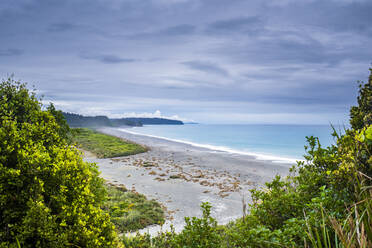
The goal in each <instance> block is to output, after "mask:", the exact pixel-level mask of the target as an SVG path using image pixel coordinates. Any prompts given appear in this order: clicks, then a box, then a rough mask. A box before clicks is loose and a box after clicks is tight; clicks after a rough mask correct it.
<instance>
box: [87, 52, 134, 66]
mask: <svg viewBox="0 0 372 248" xmlns="http://www.w3.org/2000/svg"><path fill="white" fill-rule="evenodd" d="M80 58H83V59H89V60H97V61H99V62H101V63H104V64H119V63H132V62H135V61H138V60H137V59H132V58H122V57H119V56H117V55H113V54H101V55H80Z"/></svg>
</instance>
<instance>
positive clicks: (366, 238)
mask: <svg viewBox="0 0 372 248" xmlns="http://www.w3.org/2000/svg"><path fill="white" fill-rule="evenodd" d="M354 182H355V185H354V186H355V197H356V198H355V199H356V201H355V203H354V204H353V205H352V206H350V207H349V208H348V209H347V211H348V214H347V217H346V219H345V220H343V221H338V220H337V219H336V218H334V217H331V216H329V215H327V214H326V213H325V210H324V209H321V212H322V220H321V224H320V228H314V227H311V225H310V224H309V222H307V228H308V231H307V235H308V237H309V239H310V241H311V246H308V245H307V244H305V247H317V248H328V247H337V248H370V247H372V186H371V185H372V178H370V177H369V176H367V175H365V174H363V173H361V172H359V173H358V176H357V178H356V180H355V181H354ZM333 236H334V238H333Z"/></svg>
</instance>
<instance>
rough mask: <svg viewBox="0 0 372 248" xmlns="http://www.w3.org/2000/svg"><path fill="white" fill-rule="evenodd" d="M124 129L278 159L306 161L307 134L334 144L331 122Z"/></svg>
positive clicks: (215, 148) (322, 142)
mask: <svg viewBox="0 0 372 248" xmlns="http://www.w3.org/2000/svg"><path fill="white" fill-rule="evenodd" d="M335 128H336V130H337V131H340V130H341V131H342V130H344V127H341V126H335ZM124 131H126V132H131V133H135V134H142V135H147V136H152V137H158V138H163V139H167V140H172V141H176V142H182V143H186V144H191V145H194V146H199V147H204V148H209V149H212V150H217V151H224V152H229V153H237V154H247V155H253V156H255V157H257V158H258V159H264V160H274V161H277V162H288V161H290V162H293V161H295V160H303V155H304V154H305V149H304V145H306V138H305V137H306V136H316V137H319V140H320V143H321V144H322V146H323V147H325V146H329V145H331V144H333V143H335V141H334V139H333V137H332V136H331V133H332V127H331V126H330V125H210V124H185V125H147V126H143V127H133V128H130V129H125V130H124Z"/></svg>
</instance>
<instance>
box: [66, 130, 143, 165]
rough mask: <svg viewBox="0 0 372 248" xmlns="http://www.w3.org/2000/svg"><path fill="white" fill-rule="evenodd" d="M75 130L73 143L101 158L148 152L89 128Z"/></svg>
mask: <svg viewBox="0 0 372 248" xmlns="http://www.w3.org/2000/svg"><path fill="white" fill-rule="evenodd" d="M74 130H75V132H74V136H73V142H74V143H76V144H77V145H78V146H80V147H81V148H83V149H85V150H88V151H90V152H92V153H94V154H95V155H97V156H98V157H99V158H113V157H120V156H128V155H134V154H137V153H142V152H146V151H147V148H146V147H144V146H141V145H138V144H135V143H132V142H129V141H124V140H122V139H120V138H118V137H114V136H110V135H107V134H103V133H99V132H97V131H93V130H91V129H88V128H75V129H74Z"/></svg>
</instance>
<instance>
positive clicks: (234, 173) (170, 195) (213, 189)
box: [85, 128, 293, 234]
mask: <svg viewBox="0 0 372 248" xmlns="http://www.w3.org/2000/svg"><path fill="white" fill-rule="evenodd" d="M99 131H100V132H103V133H106V134H110V135H114V136H117V137H121V138H123V139H126V140H130V141H133V142H136V143H138V144H142V145H145V146H147V147H149V148H150V150H149V151H148V152H146V153H142V154H137V155H132V156H128V157H118V158H111V159H98V158H95V157H94V156H92V155H89V154H88V155H86V158H85V160H87V161H90V162H96V163H97V164H98V166H99V169H100V171H101V173H102V174H101V176H102V177H103V178H104V179H106V180H107V181H109V182H111V183H114V184H118V185H120V184H122V185H125V186H126V187H127V188H128V189H130V190H134V191H137V192H139V193H141V194H144V195H146V196H147V197H148V198H149V199H155V200H157V201H158V202H160V203H161V204H162V205H163V206H164V207H165V209H166V218H167V220H166V223H165V224H164V225H163V226H162V227H160V226H150V227H147V228H145V229H143V230H141V232H149V233H150V234H156V233H157V232H158V231H160V230H169V229H170V225H173V226H174V228H175V230H176V231H180V230H182V227H183V226H184V217H186V216H190V217H191V216H198V217H199V216H200V215H201V209H200V204H201V203H202V202H206V201H208V202H210V203H211V204H212V216H213V217H214V218H216V219H217V221H218V223H219V224H227V223H228V222H229V221H231V220H234V219H236V218H239V217H241V216H242V215H243V199H244V201H245V202H247V203H249V202H250V193H249V190H250V189H253V188H257V187H262V186H263V185H264V183H265V182H267V181H270V180H271V179H272V178H273V177H275V175H281V176H285V175H287V174H288V173H289V168H290V167H291V166H292V165H293V164H285V163H275V162H272V161H263V160H257V159H256V158H255V157H253V156H247V155H240V154H231V153H227V152H220V151H213V150H209V149H205V148H200V147H196V146H192V145H188V144H184V143H179V142H173V141H169V140H164V139H160V138H153V137H148V136H143V135H136V134H131V133H127V132H125V131H122V130H119V129H116V128H100V129H99Z"/></svg>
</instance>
